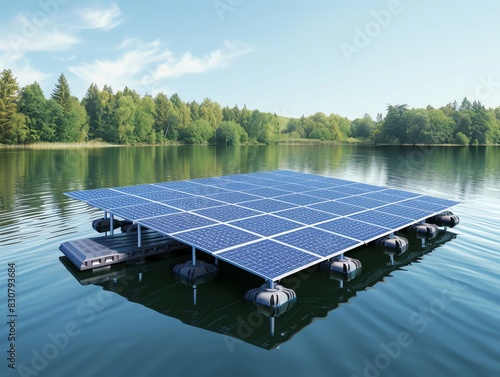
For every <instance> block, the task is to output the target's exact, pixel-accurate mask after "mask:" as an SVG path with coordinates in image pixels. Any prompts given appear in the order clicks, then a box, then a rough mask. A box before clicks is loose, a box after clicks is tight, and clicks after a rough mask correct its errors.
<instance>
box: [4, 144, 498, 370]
mask: <svg viewBox="0 0 500 377" xmlns="http://www.w3.org/2000/svg"><path fill="white" fill-rule="evenodd" d="M272 169H291V170H297V171H301V172H309V173H316V174H322V175H325V176H331V177H336V178H344V179H350V180H357V181H362V182H367V183H372V184H377V185H387V186H392V187H396V188H399V189H408V190H412V191H417V192H421V193H423V194H429V195H436V196H442V197H445V198H450V199H455V200H459V201H461V202H462V203H463V204H461V205H459V206H457V207H456V208H454V212H455V213H456V214H458V215H459V216H460V220H461V223H460V225H459V226H458V227H456V228H454V229H451V230H449V231H447V232H445V231H442V232H441V233H440V235H439V237H438V238H437V239H435V240H432V241H428V242H427V244H426V245H424V246H422V245H421V244H420V241H419V240H412V244H411V248H410V250H409V251H408V252H407V253H405V254H403V255H402V256H400V257H396V258H395V260H394V263H393V264H391V263H390V260H389V256H388V255H385V254H383V253H382V252H381V251H380V250H377V249H374V248H371V247H364V248H361V249H358V250H355V251H353V252H352V253H351V255H353V256H355V257H356V258H358V259H360V260H361V262H362V263H363V270H362V274H361V275H360V276H359V277H357V278H356V279H354V280H352V281H349V282H346V283H344V285H343V287H342V286H341V284H340V283H339V281H337V280H336V279H334V278H333V277H331V276H329V275H327V274H325V273H323V272H322V271H319V270H317V269H314V268H312V269H310V270H307V271H303V272H302V273H299V274H296V275H293V276H290V277H288V278H286V279H284V280H283V281H282V284H283V285H285V286H288V287H290V288H293V289H295V291H296V293H297V295H298V300H297V303H296V304H295V306H294V307H293V308H292V309H291V310H289V311H288V312H286V313H284V314H282V315H280V316H279V317H277V318H275V319H274V333H272V334H271V332H270V330H271V321H272V320H270V319H269V318H268V317H266V316H264V315H262V314H259V313H257V312H256V311H254V310H253V309H252V308H251V307H250V306H249V305H248V304H247V303H245V302H244V301H243V300H242V296H243V294H244V292H245V291H246V290H248V289H250V288H254V287H257V286H258V285H260V284H261V283H262V281H261V280H260V279H259V278H256V277H255V276H252V275H251V274H248V273H246V272H243V271H241V270H238V269H236V268H234V267H231V266H228V265H225V264H223V263H221V265H220V273H219V275H218V276H217V277H216V278H215V279H214V280H213V281H211V282H208V283H205V284H203V285H199V286H198V287H197V289H196V290H194V289H193V288H192V287H190V286H185V285H183V284H181V283H178V282H177V281H176V280H175V279H174V278H173V276H172V268H173V266H174V265H175V264H176V263H180V262H182V261H185V260H186V259H189V256H188V255H189V253H187V254H184V253H177V254H175V255H170V256H166V257H162V258H157V259H154V260H148V261H147V262H146V263H135V264H128V265H117V266H116V267H114V268H112V269H110V270H107V271H103V272H98V273H92V272H88V273H80V272H78V271H75V269H73V268H72V267H71V265H69V264H68V263H67V261H66V260H65V258H62V253H61V252H60V251H59V249H58V248H59V245H60V244H61V243H62V242H64V241H67V240H69V239H74V238H83V237H90V236H95V235H96V233H95V232H94V231H93V230H92V228H91V221H92V220H93V219H95V218H97V217H100V216H101V213H100V212H99V211H97V210H95V209H93V208H90V207H88V206H87V205H85V204H83V203H80V202H77V201H75V200H72V199H69V198H67V197H66V196H64V195H63V193H64V192H66V191H70V190H76V189H91V188H100V187H111V186H123V185H132V184H138V183H152V182H159V181H169V180H179V179H190V178H200V177H208V176H218V175H224V174H234V173H246V172H252V171H265V170H272ZM499 198H500V149H498V148H418V147H417V148H397V147H395V148H375V147H355V146H353V147H344V146H342V147H339V146H270V147H241V148H225V149H223V148H211V147H168V148H161V147H155V148H149V147H140V148H103V149H74V150H71V149H69V150H33V151H30V150H11V149H4V150H0V229H1V234H0V287H1V289H0V302H1V306H0V307H1V308H2V311H1V313H0V315H1V316H2V318H1V321H2V323H3V325H2V327H1V328H2V331H1V334H0V344H1V345H2V355H4V356H3V357H2V358H1V359H2V362H1V365H0V370H1V375H2V376H18V375H19V376H49V377H54V376H73V377H78V376H125V375H126V376H231V375H238V376H240V377H243V376H263V375H274V376H276V375H281V376H345V377H351V376H359V377H361V376H372V377H376V376H498V375H500V318H499V317H500V294H499V292H500V291H499V286H498V277H499V271H500V268H499V266H500V265H499V262H500V256H499V253H500V247H499V241H498V237H499V225H498V224H499V220H500V204H499V202H500V201H499ZM417 241H418V242H417ZM9 262H13V263H15V269H16V287H15V289H16V299H17V300H16V312H15V313H16V314H17V317H15V320H16V326H15V338H16V339H15V341H14V342H13V343H15V344H14V345H15V350H16V369H15V370H12V369H10V368H8V364H9V361H8V360H7V359H6V357H5V355H8V351H9V343H11V342H9V341H8V339H7V338H8V331H9V329H8V327H7V326H6V322H7V321H8V320H9V319H10V318H11V317H7V315H8V312H7V287H6V286H7V282H8V280H7V279H8V263H9Z"/></svg>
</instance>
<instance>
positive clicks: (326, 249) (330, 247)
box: [273, 228, 361, 257]
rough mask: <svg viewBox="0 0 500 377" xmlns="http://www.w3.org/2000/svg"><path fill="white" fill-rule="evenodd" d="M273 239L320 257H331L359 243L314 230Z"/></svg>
mask: <svg viewBox="0 0 500 377" xmlns="http://www.w3.org/2000/svg"><path fill="white" fill-rule="evenodd" d="M273 239H275V240H278V241H280V242H283V243H286V244H288V245H290V246H295V247H297V248H299V249H302V250H307V251H309V252H312V253H315V254H317V255H320V256H322V257H329V256H333V255H335V254H337V253H339V252H341V251H343V250H346V249H350V248H352V247H354V246H357V245H360V244H361V242H359V241H355V240H352V239H350V238H346V237H342V236H339V235H336V234H333V233H329V232H325V231H323V230H319V229H316V228H305V229H299V230H296V231H293V232H290V233H286V234H283V235H281V236H277V237H274V238H273Z"/></svg>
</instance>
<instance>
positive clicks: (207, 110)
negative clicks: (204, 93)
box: [200, 98, 223, 130]
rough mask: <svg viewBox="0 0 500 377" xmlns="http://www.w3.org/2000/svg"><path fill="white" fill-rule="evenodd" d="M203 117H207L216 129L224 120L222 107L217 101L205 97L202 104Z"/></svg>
mask: <svg viewBox="0 0 500 377" xmlns="http://www.w3.org/2000/svg"><path fill="white" fill-rule="evenodd" d="M200 113H201V118H203V119H205V120H206V121H207V122H208V123H209V124H210V126H212V128H213V129H214V130H215V129H216V128H217V127H218V126H219V124H220V122H222V118H223V116H222V109H221V108H220V105H219V104H218V103H217V102H213V101H212V100H211V99H209V98H205V99H204V100H203V102H202V103H201V105H200Z"/></svg>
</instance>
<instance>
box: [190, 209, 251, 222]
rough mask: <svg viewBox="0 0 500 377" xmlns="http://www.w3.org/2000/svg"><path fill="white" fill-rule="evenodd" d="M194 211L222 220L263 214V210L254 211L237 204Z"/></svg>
mask: <svg viewBox="0 0 500 377" xmlns="http://www.w3.org/2000/svg"><path fill="white" fill-rule="evenodd" d="M194 213H197V214H198V215H201V216H204V217H208V218H210V219H214V220H217V221H221V222H227V221H231V220H238V219H244V218H246V217H251V216H256V215H259V214H261V212H257V211H253V210H251V209H248V208H243V207H238V206H235V205H223V206H220V207H213V208H206V209H201V210H198V211H195V212H194Z"/></svg>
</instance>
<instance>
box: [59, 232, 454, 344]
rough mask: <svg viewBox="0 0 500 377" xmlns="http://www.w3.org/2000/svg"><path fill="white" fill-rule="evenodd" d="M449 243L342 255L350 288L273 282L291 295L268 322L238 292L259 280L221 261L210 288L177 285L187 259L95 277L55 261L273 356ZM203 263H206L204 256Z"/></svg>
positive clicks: (315, 278)
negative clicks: (356, 265) (357, 264)
mask: <svg viewBox="0 0 500 377" xmlns="http://www.w3.org/2000/svg"><path fill="white" fill-rule="evenodd" d="M455 237H456V234H455V233H453V232H450V231H445V230H441V231H440V232H439V235H438V236H437V237H436V238H434V239H432V240H427V241H426V242H425V245H422V243H421V240H418V239H413V240H412V242H411V247H410V249H409V250H408V251H407V252H406V253H404V254H403V255H400V256H395V257H391V256H389V255H387V254H385V253H384V252H383V251H382V250H381V249H377V248H375V247H372V246H366V247H362V248H360V249H357V250H354V251H352V252H350V253H349V255H350V256H353V257H355V258H357V259H359V260H361V262H362V265H363V267H362V272H361V274H360V275H359V276H357V277H356V278H354V279H353V280H350V281H343V279H342V277H340V276H339V275H335V274H334V273H333V272H327V271H321V270H319V268H318V266H317V265H316V266H313V267H311V268H309V269H307V270H304V271H301V272H299V273H297V274H294V275H292V276H289V277H287V278H285V279H283V280H282V282H281V283H282V284H283V285H284V286H286V287H288V288H291V289H294V290H295V291H296V293H297V296H298V300H297V302H296V303H295V305H294V306H293V307H292V309H290V310H288V311H287V312H285V313H283V314H281V315H279V316H277V317H276V318H274V317H269V316H268V315H267V313H265V312H263V311H258V310H256V308H255V307H254V306H252V305H251V304H250V303H246V302H244V299H243V295H244V293H245V292H246V291H247V290H249V289H251V288H254V287H256V286H258V285H259V284H261V282H260V280H259V278H257V277H255V276H252V275H251V274H249V273H246V272H244V271H241V270H239V269H237V268H236V267H233V266H231V265H229V264H226V263H224V262H220V264H219V274H218V275H217V277H216V278H215V280H213V281H210V282H206V283H204V284H202V285H197V286H187V285H184V284H182V283H180V282H179V281H178V280H177V279H175V277H174V274H173V272H172V271H173V267H174V266H175V265H176V264H179V263H182V262H185V261H186V260H187V258H188V256H189V252H186V253H184V254H181V253H173V254H170V255H169V256H162V257H151V258H149V259H146V260H145V261H142V262H140V263H132V264H126V263H124V264H121V265H115V266H112V267H111V268H107V269H104V270H101V271H95V272H90V271H79V270H78V269H77V268H76V267H75V266H74V265H73V264H72V263H71V262H70V261H69V260H68V259H67V258H66V257H60V261H61V262H62V263H63V264H64V266H65V267H66V268H67V269H68V271H69V272H70V273H71V274H73V276H74V277H75V278H76V279H77V280H78V282H79V283H80V284H82V285H88V284H94V285H98V286H101V287H102V288H103V289H104V290H107V291H109V292H113V293H115V294H118V295H121V296H123V297H125V298H126V299H127V300H128V301H132V302H135V303H138V304H142V305H144V306H146V307H148V308H150V309H152V310H156V311H157V312H158V313H161V314H164V315H167V316H169V317H173V318H177V319H179V320H180V321H182V322H183V323H185V324H187V325H191V326H195V327H199V328H202V329H206V330H209V331H213V332H215V333H219V334H222V335H224V336H228V337H232V338H235V339H237V340H238V341H244V342H247V343H250V344H253V345H255V346H258V347H261V348H264V349H273V348H276V347H277V346H278V345H280V344H281V343H284V342H286V341H288V340H289V339H290V338H291V337H292V336H293V335H295V334H296V333H297V332H299V331H300V330H302V329H303V328H304V327H305V326H307V325H309V324H310V323H311V322H312V321H313V320H314V319H315V318H324V317H326V316H327V315H328V313H329V312H330V311H332V310H334V309H335V308H337V307H338V306H339V304H341V303H343V302H347V301H349V300H350V299H351V298H352V297H353V296H355V295H356V293H357V292H359V291H362V290H365V289H366V288H367V287H370V286H373V285H375V284H376V283H377V282H379V281H382V280H383V279H385V278H387V277H388V276H390V273H391V272H392V271H394V270H397V269H402V268H403V267H404V266H406V265H408V264H410V263H412V262H415V261H417V260H418V259H419V258H421V257H422V256H423V255H424V254H427V253H430V252H432V250H434V249H435V248H436V247H438V246H440V245H443V244H444V243H446V242H448V241H450V240H451V239H453V238H455ZM205 258H207V259H208V258H210V257H209V256H206V255H205ZM230 342H231V341H230ZM230 344H231V343H230Z"/></svg>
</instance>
